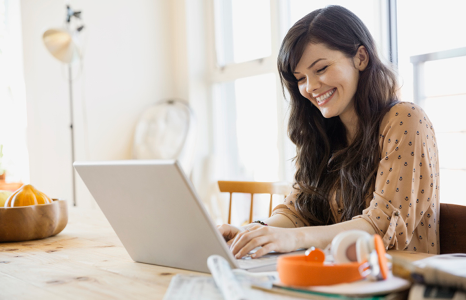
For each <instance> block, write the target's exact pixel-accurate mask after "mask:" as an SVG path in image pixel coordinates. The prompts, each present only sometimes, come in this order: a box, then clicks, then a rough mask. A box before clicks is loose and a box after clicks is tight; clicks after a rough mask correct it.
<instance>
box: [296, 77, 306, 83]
mask: <svg viewBox="0 0 466 300" xmlns="http://www.w3.org/2000/svg"><path fill="white" fill-rule="evenodd" d="M303 80H304V77H301V78H298V79H296V81H297V82H302V81H303Z"/></svg>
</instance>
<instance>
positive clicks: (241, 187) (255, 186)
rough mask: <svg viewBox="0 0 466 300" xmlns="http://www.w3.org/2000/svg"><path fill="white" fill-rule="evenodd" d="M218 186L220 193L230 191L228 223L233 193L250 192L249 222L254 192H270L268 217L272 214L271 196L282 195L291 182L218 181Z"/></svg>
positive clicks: (287, 190)
mask: <svg viewBox="0 0 466 300" xmlns="http://www.w3.org/2000/svg"><path fill="white" fill-rule="evenodd" d="M218 187H219V189H220V192H222V193H230V204H229V208H228V224H230V223H231V203H232V200H233V193H245V194H251V206H250V209H249V223H251V222H252V213H253V207H254V206H253V204H254V194H270V204H269V217H270V215H271V214H272V196H273V195H274V194H275V195H284V196H285V197H286V196H287V195H288V194H289V193H290V191H291V184H290V183H287V182H258V181H218Z"/></svg>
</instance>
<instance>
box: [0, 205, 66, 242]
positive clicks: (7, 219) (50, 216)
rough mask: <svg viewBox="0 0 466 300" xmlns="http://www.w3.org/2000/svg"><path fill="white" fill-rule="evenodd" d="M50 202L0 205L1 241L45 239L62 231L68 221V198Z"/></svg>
mask: <svg viewBox="0 0 466 300" xmlns="http://www.w3.org/2000/svg"><path fill="white" fill-rule="evenodd" d="M52 200H53V202H52V203H49V204H38V205H30V206H21V207H0V242H21V241H29V240H36V239H43V238H46V237H49V236H52V235H56V234H58V233H60V232H61V231H62V230H63V229H64V228H65V227H66V224H67V223H68V206H67V204H66V200H58V199H52Z"/></svg>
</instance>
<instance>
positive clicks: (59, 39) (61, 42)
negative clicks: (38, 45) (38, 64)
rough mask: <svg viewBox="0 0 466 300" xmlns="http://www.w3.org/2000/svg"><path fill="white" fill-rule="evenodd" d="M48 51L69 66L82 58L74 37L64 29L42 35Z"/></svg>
mask: <svg viewBox="0 0 466 300" xmlns="http://www.w3.org/2000/svg"><path fill="white" fill-rule="evenodd" d="M42 41H43V42H44V45H45V47H46V48H47V50H48V51H49V52H50V54H52V55H53V56H54V57H55V58H56V59H58V60H59V61H61V62H63V63H66V64H69V63H72V62H73V61H75V60H78V59H79V58H80V53H79V48H78V46H77V43H76V41H75V39H74V38H73V35H72V34H71V32H69V31H68V30H64V29H49V30H47V31H45V32H44V34H43V35H42Z"/></svg>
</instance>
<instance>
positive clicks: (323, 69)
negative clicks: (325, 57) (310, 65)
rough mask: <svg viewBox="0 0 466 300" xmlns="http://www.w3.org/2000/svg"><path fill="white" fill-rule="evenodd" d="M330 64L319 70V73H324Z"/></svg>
mask: <svg viewBox="0 0 466 300" xmlns="http://www.w3.org/2000/svg"><path fill="white" fill-rule="evenodd" d="M327 67H328V66H325V67H323V68H322V69H319V70H317V73H322V72H323V71H325V70H326V69H327Z"/></svg>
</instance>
